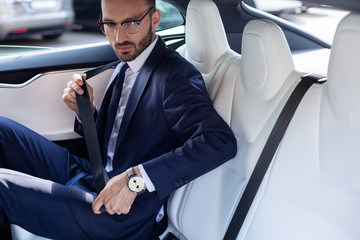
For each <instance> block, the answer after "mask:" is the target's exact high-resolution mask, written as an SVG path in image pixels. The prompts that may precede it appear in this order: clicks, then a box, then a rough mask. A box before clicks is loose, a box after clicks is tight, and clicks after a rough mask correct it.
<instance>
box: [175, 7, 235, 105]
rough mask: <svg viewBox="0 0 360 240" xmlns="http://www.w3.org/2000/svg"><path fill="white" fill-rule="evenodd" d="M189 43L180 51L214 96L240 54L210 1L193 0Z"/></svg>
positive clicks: (187, 30) (189, 12) (188, 15)
mask: <svg viewBox="0 0 360 240" xmlns="http://www.w3.org/2000/svg"><path fill="white" fill-rule="evenodd" d="M186 23H188V24H186V28H185V41H186V44H185V45H183V46H182V47H180V48H179V49H178V52H179V53H180V54H181V55H182V56H183V57H185V58H186V59H187V60H188V61H189V62H191V63H192V64H193V65H194V66H195V67H196V68H197V69H198V70H199V71H200V72H201V73H202V74H203V77H204V80H205V84H206V87H207V89H208V91H209V93H210V97H211V98H212V99H213V98H214V96H215V95H216V90H217V88H218V84H219V83H220V82H221V79H222V78H223V76H224V74H225V73H224V72H225V71H226V69H227V68H228V67H229V65H230V63H231V62H232V61H233V60H231V59H232V58H235V59H236V58H239V54H237V53H235V52H234V51H232V50H231V49H230V46H229V44H228V41H227V37H226V33H225V29H224V26H223V23H222V20H221V16H220V13H219V10H218V8H217V7H216V5H215V3H214V2H213V1H211V0H192V1H190V2H189V4H188V7H187V12H186Z"/></svg>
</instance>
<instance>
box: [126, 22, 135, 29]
mask: <svg viewBox="0 0 360 240" xmlns="http://www.w3.org/2000/svg"><path fill="white" fill-rule="evenodd" d="M124 25H125V27H127V28H132V27H137V26H138V23H137V22H126V23H124Z"/></svg>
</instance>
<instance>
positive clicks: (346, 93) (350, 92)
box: [328, 13, 360, 130]
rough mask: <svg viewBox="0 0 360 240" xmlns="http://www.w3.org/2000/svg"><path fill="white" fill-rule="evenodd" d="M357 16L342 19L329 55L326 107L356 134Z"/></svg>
mask: <svg viewBox="0 0 360 240" xmlns="http://www.w3.org/2000/svg"><path fill="white" fill-rule="evenodd" d="M359 43H360V14H355V13H351V14H349V15H348V16H346V17H345V18H344V19H342V20H341V21H340V23H339V25H338V28H337V30H336V33H335V38H334V42H333V46H332V50H331V55H330V63H329V70H328V84H329V88H328V89H329V97H330V104H331V107H332V109H333V111H334V114H335V115H336V118H337V119H338V120H339V121H342V122H344V123H346V124H347V125H349V126H350V127H351V128H353V129H358V130H360V45H359Z"/></svg>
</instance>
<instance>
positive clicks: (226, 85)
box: [168, 1, 302, 240]
mask: <svg viewBox="0 0 360 240" xmlns="http://www.w3.org/2000/svg"><path fill="white" fill-rule="evenodd" d="M202 2H207V1H202ZM191 3H192V2H191ZM208 5H210V4H209V3H208ZM189 6H191V7H201V4H198V5H189ZM207 7H209V6H207ZM213 7H214V8H216V6H213ZM206 10H208V8H202V9H194V10H193V12H196V13H201V11H206ZM212 11H213V13H212V14H214V12H215V11H214V10H212ZM206 16H208V17H210V18H213V15H210V14H208V15H206V14H203V17H206ZM194 19H200V17H198V18H194ZM217 19H219V18H217ZM187 22H189V21H187ZM201 22H202V23H203V22H206V19H202V21H201ZM212 24H213V25H214V23H212ZM190 25H192V24H190ZM201 34H203V35H205V36H203V37H205V38H209V37H208V36H207V35H206V34H208V33H207V32H205V31H203V32H201ZM210 34H211V31H210ZM186 44H187V43H186ZM209 51H210V50H209ZM242 51H243V54H242V56H241V58H237V59H235V60H234V61H232V62H231V64H230V65H229V66H228V67H227V69H226V71H225V74H224V75H223V78H222V80H221V81H218V82H217V85H218V87H217V90H216V94H212V92H211V90H212V89H210V94H211V95H212V96H214V98H213V101H214V106H215V108H216V109H217V111H218V112H219V113H220V115H221V116H222V117H223V118H224V119H225V120H226V121H227V122H228V124H229V125H230V126H231V128H232V129H233V131H234V133H235V135H236V137H237V141H238V154H237V156H236V157H235V158H234V159H232V160H231V161H229V162H227V163H226V164H224V165H222V166H220V167H219V168H217V169H215V170H213V171H211V172H210V173H208V174H206V175H204V176H202V177H200V178H198V179H196V180H195V181H193V182H191V183H189V184H188V185H186V186H184V187H183V188H181V189H179V190H178V191H176V192H175V193H174V194H173V195H172V196H171V198H170V199H169V203H168V214H169V222H170V226H171V228H175V229H173V231H174V232H175V235H176V236H177V237H178V238H179V239H207V240H211V239H214V240H218V239H222V238H223V236H224V234H225V231H226V228H227V226H228V224H229V222H230V220H231V216H232V213H233V211H234V210H235V208H236V205H237V202H238V201H239V199H240V197H241V195H242V193H243V190H244V187H245V185H246V183H247V181H248V179H249V177H250V174H251V172H252V170H253V168H254V166H255V163H256V161H257V159H258V157H259V155H260V152H261V150H262V148H263V146H264V144H265V141H266V139H267V137H268V135H269V133H270V131H271V129H272V126H273V125H274V123H275V121H276V119H277V117H278V115H279V113H280V111H281V109H282V107H283V106H284V104H285V102H286V100H287V98H288V97H289V95H290V93H291V92H292V90H293V89H294V88H295V86H296V84H297V83H298V82H299V80H300V78H301V75H302V73H300V72H297V71H296V70H295V67H294V64H293V61H292V57H291V52H290V49H289V46H288V44H287V41H286V39H285V36H284V34H283V32H282V30H281V29H280V28H279V27H278V26H277V25H276V24H274V23H273V22H270V21H266V20H254V21H251V22H249V23H248V25H247V26H246V28H245V30H244V34H243V42H242ZM185 57H186V55H185ZM214 75H216V73H215V74H214ZM195 225H196V226H195ZM265 239H266V238H265Z"/></svg>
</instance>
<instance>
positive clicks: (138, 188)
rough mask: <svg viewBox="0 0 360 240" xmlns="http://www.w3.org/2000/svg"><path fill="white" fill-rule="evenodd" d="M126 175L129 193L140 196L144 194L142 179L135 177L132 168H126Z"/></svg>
mask: <svg viewBox="0 0 360 240" xmlns="http://www.w3.org/2000/svg"><path fill="white" fill-rule="evenodd" d="M126 173H127V179H128V188H129V189H130V191H132V192H134V193H135V194H136V195H140V194H142V193H143V192H145V182H144V179H143V178H142V177H140V176H139V175H137V174H136V173H135V171H134V169H133V168H132V167H131V168H128V169H127V170H126Z"/></svg>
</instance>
